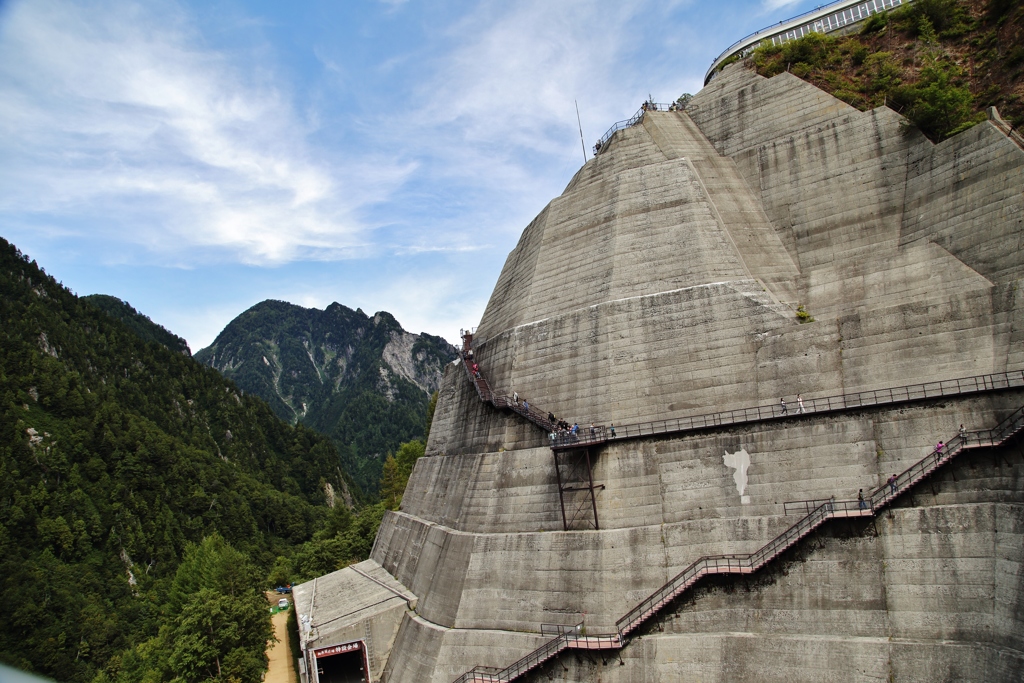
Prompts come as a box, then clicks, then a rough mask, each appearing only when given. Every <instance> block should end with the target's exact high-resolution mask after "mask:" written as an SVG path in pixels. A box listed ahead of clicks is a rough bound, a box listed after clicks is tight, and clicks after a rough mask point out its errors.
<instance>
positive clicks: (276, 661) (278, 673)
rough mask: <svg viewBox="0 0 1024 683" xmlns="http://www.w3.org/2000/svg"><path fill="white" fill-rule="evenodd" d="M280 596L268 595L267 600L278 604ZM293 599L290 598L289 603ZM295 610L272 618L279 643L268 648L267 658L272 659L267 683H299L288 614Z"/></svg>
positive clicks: (290, 608) (280, 613) (283, 611)
mask: <svg viewBox="0 0 1024 683" xmlns="http://www.w3.org/2000/svg"><path fill="white" fill-rule="evenodd" d="M280 597H281V596H280V595H277V594H276V593H267V600H270V601H271V602H272V603H273V604H275V605H276V604H277V601H278V599H279V598H280ZM290 601H291V597H290V596H289V602H290ZM293 609H295V607H294V606H292V607H289V608H288V609H287V610H282V611H280V612H278V613H277V614H275V615H273V616H272V617H270V620H271V622H272V623H273V624H274V635H275V636H277V642H276V643H271V644H270V645H269V646H268V647H267V657H268V658H270V668H268V669H267V678H266V683H299V677H298V676H296V675H295V664H294V663H293V661H292V660H293V659H294V657H293V656H292V651H291V643H290V642H289V641H288V629H287V624H288V613H289V612H290V611H291V610H293Z"/></svg>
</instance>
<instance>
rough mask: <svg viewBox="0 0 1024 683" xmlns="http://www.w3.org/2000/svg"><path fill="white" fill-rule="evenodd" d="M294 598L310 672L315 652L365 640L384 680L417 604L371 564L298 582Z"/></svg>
mask: <svg viewBox="0 0 1024 683" xmlns="http://www.w3.org/2000/svg"><path fill="white" fill-rule="evenodd" d="M292 596H293V599H294V605H295V610H296V612H297V613H298V622H299V645H300V647H301V648H302V653H301V656H302V657H303V658H304V659H305V660H306V665H307V671H311V670H312V669H313V668H314V658H313V656H312V652H313V651H314V650H319V649H321V648H325V647H330V646H332V645H344V644H347V643H353V642H356V641H362V647H363V648H364V649H365V651H366V653H367V660H368V662H369V666H370V675H371V676H372V678H373V680H379V679H380V676H381V674H382V672H383V670H384V665H385V663H386V662H387V659H388V655H389V653H390V652H391V648H392V645H393V644H394V642H395V637H396V635H397V634H398V628H399V626H400V625H401V623H402V617H403V615H404V614H405V613H406V611H407V610H408V609H414V608H415V607H416V603H417V598H416V596H415V595H413V594H412V593H411V592H410V591H409V589H408V588H406V587H405V586H403V585H402V584H400V583H399V582H398V581H395V579H394V578H393V577H392V576H391V575H390V574H388V573H387V572H386V571H384V570H383V569H382V568H381V566H380V565H379V564H377V563H376V562H374V561H373V560H366V561H365V562H360V563H359V564H356V565H353V566H352V567H346V568H345V569H339V570H338V571H336V572H332V573H330V574H327V575H326V576H321V577H320V578H318V579H316V580H314V581H310V582H308V583H303V584H299V585H297V586H295V587H294V588H293V592H292Z"/></svg>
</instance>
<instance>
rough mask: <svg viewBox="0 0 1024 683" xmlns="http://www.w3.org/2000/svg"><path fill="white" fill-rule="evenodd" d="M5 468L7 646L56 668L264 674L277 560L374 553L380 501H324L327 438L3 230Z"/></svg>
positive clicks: (59, 675)
mask: <svg viewBox="0 0 1024 683" xmlns="http://www.w3.org/2000/svg"><path fill="white" fill-rule="evenodd" d="M421 421H422V419H421ZM0 481H2V482H3V485H2V487H0V604H2V605H3V610H4V618H3V619H0V661H4V662H6V663H9V664H12V665H14V666H16V667H19V668H22V669H26V670H30V671H35V672H38V673H42V674H45V675H49V676H51V677H54V678H56V679H58V680H60V681H82V682H85V681H98V682H102V681H115V680H116V681H139V680H147V681H154V682H156V681H170V680H172V679H174V680H182V681H198V680H224V681H227V680H240V681H258V680H259V676H260V673H261V671H262V669H263V667H264V661H265V660H264V654H263V648H264V643H265V639H266V637H267V635H268V634H269V631H268V630H267V629H268V628H269V624H268V621H267V615H268V613H267V609H266V608H267V605H266V601H265V600H264V599H263V597H262V595H261V594H260V591H261V590H262V589H263V588H265V587H266V581H267V577H268V572H269V571H270V570H271V568H272V567H273V568H275V572H276V575H277V576H280V574H281V569H280V568H281V567H287V568H288V570H287V571H288V572H291V571H293V570H292V569H291V568H292V567H295V569H294V571H295V572H298V573H299V574H301V573H302V572H306V574H307V575H308V574H310V573H316V572H320V571H324V570H326V571H330V570H331V569H334V568H337V567H338V566H341V565H342V564H343V563H344V562H345V561H347V560H348V559H358V558H359V557H361V556H365V553H366V551H367V550H368V543H369V540H367V538H366V537H367V536H368V535H369V534H370V533H371V531H370V529H371V528H373V527H374V525H375V523H376V520H379V517H380V514H381V513H382V509H381V510H377V509H375V508H367V510H368V512H367V514H365V515H363V514H360V515H359V516H358V517H355V516H354V515H352V514H351V513H350V512H349V510H348V509H347V508H346V506H344V505H336V506H335V507H334V509H333V510H331V509H329V508H328V505H327V499H328V498H329V497H331V496H332V495H333V491H335V490H337V489H338V488H339V487H340V486H341V483H342V482H341V478H340V472H339V468H338V456H337V453H336V451H335V448H334V446H333V445H332V443H331V442H330V440H328V439H327V438H325V437H323V436H321V435H319V434H317V433H316V432H314V431H312V430H310V429H308V428H306V427H303V426H301V425H300V426H297V427H293V426H289V425H288V424H286V423H285V422H282V421H281V420H279V419H278V418H277V417H276V416H275V415H274V413H273V412H272V411H271V409H270V408H269V407H268V406H267V404H266V403H264V402H263V401H262V400H261V399H259V398H257V397H255V396H252V395H249V394H246V393H243V392H242V391H241V390H239V388H238V387H237V386H235V385H234V384H233V383H232V382H231V381H229V380H227V379H225V378H224V377H223V376H222V375H220V374H219V373H218V372H216V371H215V370H212V369H210V368H207V367H205V366H203V365H201V364H199V363H197V362H195V361H194V360H193V359H192V358H190V357H188V356H186V355H184V354H183V353H181V352H178V351H172V350H170V349H168V348H166V347H165V346H163V345H161V344H158V343H153V342H148V341H145V340H144V339H142V338H141V337H139V336H138V335H137V334H136V333H135V332H134V331H133V330H132V329H130V328H129V327H128V326H126V325H125V324H124V323H122V322H121V321H119V320H117V319H115V318H113V317H111V316H110V315H108V314H107V313H104V312H102V311H101V310H99V309H98V308H96V307H95V306H93V305H92V304H90V303H88V302H86V301H83V300H82V299H79V298H77V297H76V296H74V295H73V294H71V293H70V292H69V291H68V290H67V289H65V288H64V287H62V286H61V285H60V284H58V283H57V282H56V281H55V280H54V279H53V278H52V277H50V276H48V275H46V274H45V273H44V272H43V271H42V270H41V269H40V268H38V267H37V266H36V264H35V262H30V261H29V260H28V258H27V257H25V256H23V255H22V254H21V253H20V252H19V251H18V250H17V249H16V248H15V247H14V246H13V245H11V244H9V243H8V242H6V241H4V240H3V239H0ZM314 537H316V538H317V539H319V543H318V544H313V545H311V544H309V543H307V541H309V540H310V539H312V538H314ZM324 539H333V540H332V541H331V543H328V544H326V545H325V543H324V542H323V541H324ZM370 539H371V540H372V536H370ZM314 551H315V552H314ZM314 554H315V557H313V556H312V555H314ZM281 578H290V576H288V575H287V572H286V575H285V576H282V577H281Z"/></svg>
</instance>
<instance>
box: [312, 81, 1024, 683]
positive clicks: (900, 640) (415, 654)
mask: <svg viewBox="0 0 1024 683" xmlns="http://www.w3.org/2000/svg"><path fill="white" fill-rule="evenodd" d="M1022 240H1024V149H1022V148H1021V146H1020V145H1019V144H1018V143H1017V142H1016V141H1015V140H1014V139H1013V138H1011V137H1010V136H1008V135H1007V134H1006V133H1005V132H1004V130H1003V129H1002V128H1001V127H1000V126H999V125H997V123H996V122H994V121H989V122H984V123H981V124H979V125H977V126H975V127H973V128H971V129H969V130H967V131H965V132H963V133H960V134H959V135H957V136H954V137H953V138H950V139H949V140H946V141H944V142H942V143H941V144H938V145H936V144H933V143H931V142H930V141H929V140H927V139H926V138H925V137H924V136H923V135H921V134H920V133H919V132H917V131H915V130H914V129H912V128H908V127H907V126H906V125H905V122H904V120H903V119H902V118H901V117H900V116H899V115H898V114H896V113H895V112H893V111H891V110H889V109H885V108H881V109H876V110H872V111H868V112H860V111H858V110H856V109H854V108H853V107H851V106H849V105H847V104H845V103H843V102H842V101H840V100H838V99H836V98H834V97H832V96H830V95H828V94H826V93H824V92H822V91H821V90H819V89H817V88H815V87H814V86H812V85H810V84H808V83H806V82H804V81H802V80H800V79H798V78H796V77H795V76H793V75H791V74H789V73H783V74H780V75H778V76H775V77H773V78H770V79H766V78H763V77H761V76H758V75H756V74H755V73H753V72H751V71H749V70H747V69H746V68H745V67H744V66H743V65H742V64H738V63H737V64H732V65H728V66H726V67H725V68H724V69H722V70H721V71H720V72H719V73H718V74H717V75H716V76H715V77H714V78H713V79H711V80H710V82H709V83H708V84H707V85H706V86H705V88H704V89H703V90H702V91H701V92H700V93H698V94H697V95H695V96H694V97H693V99H692V100H691V101H690V102H689V103H688V104H687V106H686V107H685V109H683V110H680V111H646V112H645V113H644V114H643V115H642V116H641V117H639V118H638V120H637V121H636V123H635V125H631V126H629V127H627V128H624V129H622V130H619V131H617V132H615V133H614V135H612V136H611V138H610V139H609V140H608V142H607V144H605V145H604V146H603V148H602V150H601V153H600V154H599V155H597V156H596V157H594V158H593V159H590V160H589V161H588V162H587V163H586V164H585V165H584V166H583V167H582V168H581V169H580V170H579V172H578V173H577V174H576V176H575V177H574V178H573V179H572V180H571V182H570V183H569V185H568V186H567V187H566V189H565V191H564V192H563V193H562V195H561V196H559V197H557V198H556V199H554V200H552V201H551V202H550V203H549V204H548V205H547V206H546V207H545V208H544V209H543V210H542V211H541V212H540V214H539V215H538V216H537V217H536V218H535V219H534V220H533V221H532V222H531V223H530V224H529V225H528V226H527V227H526V228H525V229H524V231H523V233H522V236H521V237H520V240H519V243H518V244H517V245H516V247H515V248H514V249H513V251H512V252H511V253H510V254H509V256H508V259H507V261H506V263H505V266H504V268H503V269H502V272H501V274H500V276H499V278H498V281H497V284H496V286H495V289H494V291H493V293H492V295H491V298H490V300H489V302H488V305H487V307H486V310H485V312H484V314H483V316H482V318H481V320H480V321H479V324H478V325H477V326H476V328H475V329H472V330H469V331H467V333H466V335H464V343H463V353H462V358H461V359H460V360H459V361H458V362H456V363H453V364H451V365H449V366H448V368H447V370H446V372H445V376H444V381H443V384H442V388H441V391H440V395H439V399H438V403H437V408H436V412H435V415H434V421H433V425H432V428H431V432H430V440H429V442H428V444H427V454H426V455H427V457H424V458H421V459H420V460H419V461H418V462H417V464H416V467H415V469H414V471H413V474H412V476H411V478H410V481H409V485H408V488H407V490H406V493H405V496H404V499H403V501H402V505H401V508H400V509H399V510H398V511H396V512H389V513H388V514H387V515H386V516H385V518H384V520H383V522H382V524H381V528H380V531H379V533H378V536H377V539H376V542H375V544H374V548H373V552H372V555H371V558H370V559H369V560H367V561H365V562H362V563H359V564H357V565H353V566H352V567H348V568H346V569H342V570H340V571H338V572H334V573H332V574H329V575H327V576H324V577H320V578H318V579H316V580H315V581H312V582H309V583H306V584H302V585H300V586H296V587H295V603H296V609H297V611H298V613H299V615H300V617H299V630H300V642H301V646H302V649H303V653H304V656H303V667H304V673H305V676H306V679H307V680H309V681H324V682H326V681H347V680H370V681H388V682H389V683H390V682H396V683H397V682H399V681H410V682H424V681H431V682H432V683H451V682H452V681H481V682H483V681H487V682H490V681H510V680H522V681H547V680H558V681H581V682H582V681H586V682H588V683H597V682H598V681H600V682H602V683H627V682H628V683H634V682H640V681H642V682H644V683H647V682H652V683H653V682H657V681H678V680H700V681H751V682H753V681H758V682H761V681H786V682H787V683H791V682H793V681H822V680H836V681H839V680H842V681H860V680H865V681H866V680H880V679H881V680H894V681H901V682H902V681H922V682H923V681H946V680H949V681H954V680H986V681H1018V680H1020V679H1021V676H1022V673H1024V649H1022V646H1021V643H1024V567H1022V559H1024V481H1022V476H1024V456H1022V451H1021V447H1020V444H1019V441H1018V439H1019V433H1020V430H1021V428H1022V426H1024V419H1022V413H1021V411H1020V409H1021V408H1022V407H1024V372H1022V371H1024V344H1022V341H1024V315H1022V313H1024V289H1022V287H1021V285H1022V284H1024V282H1022V279H1024V255H1022V254H1024V251H1022V248H1021V247H1022ZM467 322H471V321H467ZM783 402H785V405H786V409H785V411H783V408H782V405H783ZM526 404H528V405H526ZM550 417H555V418H557V420H564V421H565V422H566V423H568V424H569V425H572V424H576V425H578V427H579V428H578V430H577V431H576V432H575V433H573V434H568V433H566V432H565V431H564V430H559V429H558V428H557V424H552V422H551V421H550ZM592 425H593V427H592Z"/></svg>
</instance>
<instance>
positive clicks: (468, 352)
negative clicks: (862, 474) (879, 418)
mask: <svg viewBox="0 0 1024 683" xmlns="http://www.w3.org/2000/svg"><path fill="white" fill-rule="evenodd" d="M472 353H473V335H472V333H469V332H464V333H463V338H462V361H463V366H464V367H465V368H466V373H467V374H468V375H469V379H470V381H471V382H473V386H474V387H476V392H477V395H478V396H479V397H480V400H481V401H483V402H485V403H490V404H491V405H493V406H494V407H496V408H499V409H508V410H512V411H513V412H515V413H518V414H519V415H521V416H522V417H524V418H526V419H527V420H529V421H530V422H532V423H533V424H535V425H537V426H538V427H540V428H541V429H543V430H544V431H545V432H547V433H548V434H549V435H550V434H552V433H554V434H555V437H554V438H553V439H551V448H552V449H553V450H566V449H572V448H586V447H590V446H600V445H603V444H606V443H610V442H617V441H626V440H630V439H641V438H647V437H650V436H661V435H671V434H681V433H686V432H695V431H700V430H703V429H713V428H717V427H724V426H728V425H738V424H751V423H758V422H768V421H771V420H785V419H792V418H797V417H801V416H806V415H811V414H828V413H836V412H841V411H844V410H852V409H857V408H870V407H875V406H884V405H894V404H900V403H909V402H911V401H920V400H924V399H933V398H944V397H948V396H964V395H968V394H979V393H984V392H988V391H1001V390H1003V389H1017V388H1024V370H1014V371H1012V372H998V373H993V374H989V375H974V376H972V377H960V378H957V379H947V380H941V381H938V382H925V383H923V384H910V385H907V386H902V387H892V388H889V389H875V390H873V391H859V392H855V393H852V394H837V395H835V396H825V397H821V398H807V399H804V400H803V405H802V406H800V405H799V404H797V402H796V401H793V402H792V403H790V404H788V405H787V406H786V407H785V408H783V407H782V404H781V403H779V404H775V403H773V404H771V405H763V406H754V407H752V408H738V409H736V410H727V411H722V412H717V413H707V414H704V415H694V416H691V417H678V418H671V419H667V420H656V421H654V422H639V423H636V424H628V425H618V426H615V425H595V426H594V427H593V428H591V427H581V428H580V431H579V433H578V434H576V435H569V434H558V433H557V432H556V429H557V425H556V424H553V423H552V422H551V421H550V420H549V419H548V415H549V414H550V413H548V412H545V411H543V410H542V409H541V408H539V407H537V406H535V405H527V406H524V405H523V404H522V402H517V401H515V400H514V399H513V398H511V397H509V396H503V395H501V394H496V393H494V390H493V389H492V388H491V386H490V384H488V382H487V379H486V378H485V377H484V375H483V372H482V371H481V370H480V368H479V366H478V365H475V364H476V361H475V360H474V358H473V355H472ZM474 368H475V369H474ZM784 411H785V412H784Z"/></svg>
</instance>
